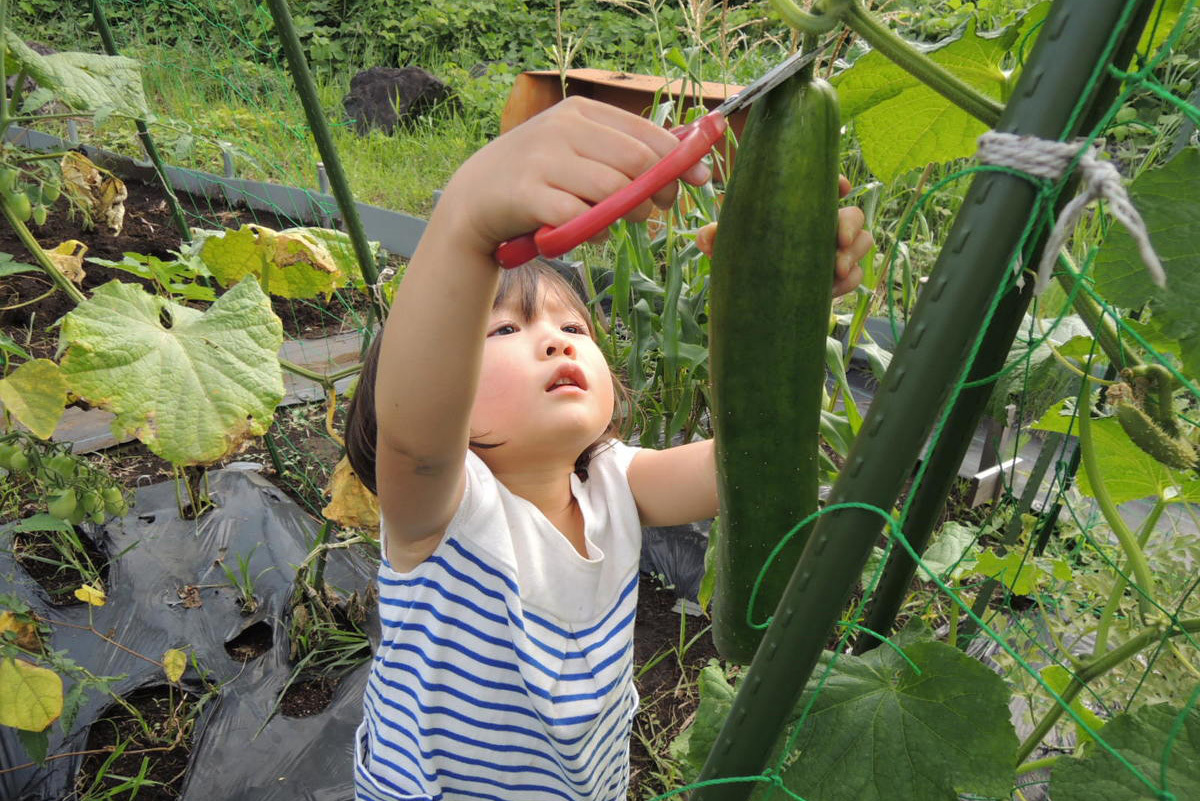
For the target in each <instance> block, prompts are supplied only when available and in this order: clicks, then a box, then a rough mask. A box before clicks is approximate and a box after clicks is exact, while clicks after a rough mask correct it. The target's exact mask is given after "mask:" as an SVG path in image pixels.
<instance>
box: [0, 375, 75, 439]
mask: <svg viewBox="0 0 1200 801" xmlns="http://www.w3.org/2000/svg"><path fill="white" fill-rule="evenodd" d="M66 403H67V381H66V379H65V378H63V375H62V372H61V371H60V370H59V369H58V365H57V364H55V363H54V362H52V361H50V360H49V359H33V360H31V361H28V362H25V363H24V364H22V365H21V366H20V367H18V368H17V369H15V370H13V371H12V372H11V373H9V374H8V376H6V377H5V378H2V379H0V405H2V406H3V407H4V408H5V409H7V410H8V411H9V412H10V413H11V414H12V416H13V417H15V418H17V422H19V423H20V424H21V425H23V426H25V427H26V428H28V429H29V430H30V431H32V432H33V433H34V435H35V436H37V437H39V438H41V439H49V438H50V435H51V434H53V433H54V429H55V428H57V427H58V421H59V420H61V419H62V415H63V407H65V406H66Z"/></svg>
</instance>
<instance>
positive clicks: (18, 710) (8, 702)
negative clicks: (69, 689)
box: [0, 659, 63, 731]
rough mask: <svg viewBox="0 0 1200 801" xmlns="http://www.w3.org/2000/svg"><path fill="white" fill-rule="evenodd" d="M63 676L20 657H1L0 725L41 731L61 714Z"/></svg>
mask: <svg viewBox="0 0 1200 801" xmlns="http://www.w3.org/2000/svg"><path fill="white" fill-rule="evenodd" d="M62 707H63V685H62V678H60V677H59V675H58V674H57V673H55V672H54V671H53V670H49V669H47V668H44V667H38V666H37V665H34V664H32V663H30V662H26V661H25V660H23V659H5V660H3V661H0V726H12V727H13V728H16V729H21V730H22V731H44V730H45V729H46V727H47V726H49V725H50V724H51V723H53V722H54V721H56V720H58V716H59V715H61V714H62Z"/></svg>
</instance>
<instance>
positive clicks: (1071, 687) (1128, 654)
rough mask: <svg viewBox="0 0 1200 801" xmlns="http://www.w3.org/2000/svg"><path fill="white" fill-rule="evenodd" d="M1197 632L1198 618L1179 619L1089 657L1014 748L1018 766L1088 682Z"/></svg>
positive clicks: (1023, 769)
mask: <svg viewBox="0 0 1200 801" xmlns="http://www.w3.org/2000/svg"><path fill="white" fill-rule="evenodd" d="M1198 631H1200V618H1190V619H1188V620H1180V621H1179V622H1178V623H1176V624H1174V625H1173V626H1172V627H1171V628H1170V629H1168V630H1167V631H1165V632H1164V631H1163V630H1162V628H1161V627H1158V626H1154V627H1151V628H1148V629H1146V630H1144V631H1142V632H1141V633H1139V634H1137V635H1136V636H1134V637H1132V638H1130V639H1129V640H1127V641H1125V642H1124V643H1122V644H1121V645H1118V646H1117V647H1116V648H1114V649H1112V650H1111V651H1109V652H1108V653H1106V654H1104V655H1103V656H1100V657H1097V658H1095V659H1092V660H1091V661H1090V662H1087V663H1086V664H1084V665H1083V667H1081V668H1080V669H1079V670H1077V671H1076V672H1075V675H1074V676H1073V677H1072V678H1071V683H1070V684H1068V685H1067V687H1066V689H1065V690H1063V691H1062V692H1061V693H1059V696H1060V697H1061V698H1062V703H1060V704H1055V705H1054V706H1053V707H1051V708H1050V709H1049V710H1048V711H1047V712H1046V715H1045V717H1043V718H1042V719H1041V720H1040V721H1038V725H1037V727H1035V728H1034V730H1033V731H1032V732H1030V733H1029V736H1028V737H1026V738H1025V740H1024V742H1022V743H1021V745H1020V747H1019V748H1018V749H1017V765H1022V763H1023V762H1024V761H1025V759H1026V758H1027V757H1028V756H1029V755H1030V754H1032V753H1033V749H1035V748H1037V745H1038V743H1040V742H1041V741H1042V738H1043V737H1045V736H1046V734H1047V732H1049V731H1050V729H1052V728H1054V724H1055V723H1057V722H1058V719H1059V718H1060V717H1062V714H1063V712H1064V711H1065V708H1066V707H1067V706H1069V705H1070V703H1071V702H1072V701H1073V700H1075V697H1076V696H1078V695H1079V693H1080V691H1081V690H1083V688H1084V687H1086V686H1087V684H1088V682H1090V681H1093V680H1094V679H1097V678H1099V677H1100V676H1103V675H1104V674H1105V673H1107V672H1108V671H1110V670H1112V669H1113V668H1115V667H1117V666H1118V665H1120V664H1121V663H1122V662H1125V661H1127V660H1129V659H1132V658H1133V657H1135V656H1137V655H1138V654H1139V653H1140V652H1141V651H1142V649H1143V648H1146V647H1147V646H1149V645H1153V644H1154V643H1156V642H1158V641H1159V640H1160V639H1162V638H1164V637H1174V636H1176V635H1179V634H1195V633H1196V632H1198ZM1017 770H1018V772H1019V773H1024V772H1026V771H1025V768H1024V767H1023V766H1022V767H1020V768H1018V769H1017Z"/></svg>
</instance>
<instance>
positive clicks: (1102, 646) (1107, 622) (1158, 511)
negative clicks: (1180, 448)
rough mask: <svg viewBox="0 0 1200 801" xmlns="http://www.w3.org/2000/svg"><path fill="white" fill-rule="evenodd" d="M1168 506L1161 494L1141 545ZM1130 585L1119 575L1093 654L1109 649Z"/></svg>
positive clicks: (1146, 523)
mask: <svg viewBox="0 0 1200 801" xmlns="http://www.w3.org/2000/svg"><path fill="white" fill-rule="evenodd" d="M1166 508H1167V501H1166V499H1165V498H1163V497H1162V496H1161V495H1160V496H1159V498H1158V500H1157V501H1156V502H1155V504H1154V508H1153V509H1151V510H1150V514H1149V515H1147V516H1146V519H1145V521H1143V523H1142V528H1141V531H1139V532H1138V546H1139V547H1145V545H1146V541H1147V540H1149V539H1150V534H1151V532H1153V531H1154V527H1155V526H1156V525H1158V519H1159V518H1160V517H1161V516H1162V513H1163V510H1164V509H1166ZM1128 586H1129V579H1128V577H1126V576H1125V575H1124V574H1121V575H1118V576H1117V582H1116V584H1114V585H1113V589H1112V593H1111V594H1110V595H1109V597H1108V603H1106V604H1105V605H1104V610H1103V611H1102V612H1101V613H1100V622H1099V623H1098V624H1097V626H1096V647H1095V648H1093V649H1092V655H1093V656H1099V655H1100V654H1102V653H1104V652H1105V651H1107V650H1108V631H1109V628H1110V627H1111V626H1112V621H1113V617H1114V616H1115V615H1116V613H1117V610H1118V609H1120V607H1121V599H1122V598H1123V597H1125V588H1126V587H1128Z"/></svg>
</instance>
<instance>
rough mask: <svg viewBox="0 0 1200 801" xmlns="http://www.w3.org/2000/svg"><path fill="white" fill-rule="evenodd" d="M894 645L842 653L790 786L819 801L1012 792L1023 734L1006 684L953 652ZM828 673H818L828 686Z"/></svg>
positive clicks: (930, 645) (936, 646)
mask: <svg viewBox="0 0 1200 801" xmlns="http://www.w3.org/2000/svg"><path fill="white" fill-rule="evenodd" d="M904 651H905V654H906V655H907V656H908V658H909V659H911V660H912V662H913V663H914V664H915V665H916V667H917V669H918V670H914V669H913V667H912V665H910V664H909V663H908V661H906V660H905V659H904V658H903V657H901V656H900V655H899V654H897V653H896V652H895V651H894V650H892V648H890V647H888V646H887V645H881V646H880V647H878V648H875V649H874V650H872V651H870V652H868V653H867V654H866V655H865V656H862V657H855V656H849V655H842V656H839V657H838V660H837V663H836V668H835V669H834V671H833V674H832V675H831V676H829V678H828V680H827V681H826V682H825V684H824V686H821V687H820V688H819V690H818V688H817V687H816V685H815V683H810V685H809V689H808V690H806V692H805V694H804V697H803V698H801V701H800V704H801V706H800V707H798V708H803V705H804V704H806V703H807V701H808V699H809V698H810V696H811V694H812V693H814V692H815V693H816V698H815V699H814V700H813V705H812V709H811V711H810V712H809V715H808V718H807V720H806V721H805V723H804V726H803V728H802V730H801V731H800V734H799V737H798V739H797V740H796V747H795V751H794V752H793V753H792V754H791V755H789V757H788V760H787V765H786V767H785V769H784V772H783V779H784V783H785V784H786V785H787V787H788V788H789V789H790V790H791V791H792V792H795V793H797V794H799V795H801V796H803V797H804V798H809V799H820V801H884V800H885V799H887V801H891V800H892V799H897V798H912V799H918V798H919V799H921V800H922V801H939V800H940V799H945V801H955V799H957V798H958V794H959V793H973V794H978V795H984V796H995V797H1004V796H1007V795H1008V794H1009V791H1010V790H1011V789H1012V784H1013V780H1014V770H1013V764H1014V760H1015V758H1016V750H1017V736H1016V733H1015V732H1014V731H1013V727H1012V724H1011V723H1010V722H1009V712H1008V702H1009V691H1008V688H1007V687H1006V685H1005V683H1004V680H1003V679H1002V678H1000V676H998V675H997V674H995V673H994V672H992V671H991V670H989V669H988V668H987V667H985V666H984V665H982V664H980V663H979V662H976V661H975V660H973V659H971V658H970V657H969V656H967V655H966V654H964V653H962V652H961V651H959V650H958V649H957V648H953V647H951V646H949V645H946V644H944V643H939V642H918V643H915V644H912V645H906V646H905V648H904ZM819 674H820V671H819V670H818V672H817V674H814V680H815V679H817V678H819Z"/></svg>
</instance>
